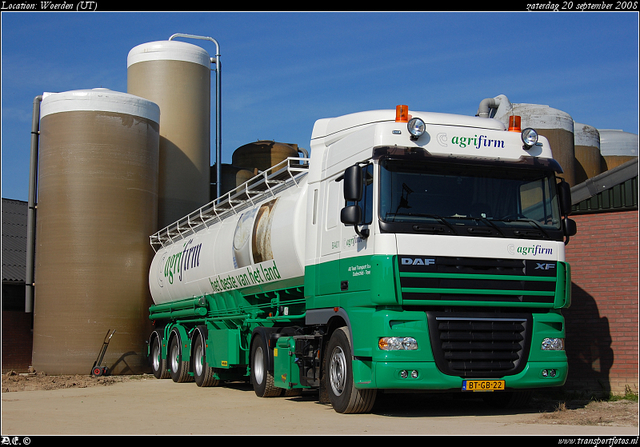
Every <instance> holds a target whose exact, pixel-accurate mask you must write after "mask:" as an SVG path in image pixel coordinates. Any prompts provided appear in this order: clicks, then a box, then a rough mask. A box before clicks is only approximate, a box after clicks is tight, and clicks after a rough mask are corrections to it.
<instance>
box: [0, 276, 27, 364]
mask: <svg viewBox="0 0 640 447" xmlns="http://www.w3.org/2000/svg"><path fill="white" fill-rule="evenodd" d="M32 327H33V314H32V313H25V311H24V283H16V284H9V283H5V284H2V372H3V373H5V372H8V371H16V372H27V371H28V370H29V366H31V348H32V346H33V332H32V330H31V328H32Z"/></svg>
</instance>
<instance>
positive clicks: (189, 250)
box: [164, 239, 202, 284]
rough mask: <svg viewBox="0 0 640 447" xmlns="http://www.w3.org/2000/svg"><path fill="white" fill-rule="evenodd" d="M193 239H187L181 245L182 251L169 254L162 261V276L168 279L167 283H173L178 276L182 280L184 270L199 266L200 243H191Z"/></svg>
mask: <svg viewBox="0 0 640 447" xmlns="http://www.w3.org/2000/svg"><path fill="white" fill-rule="evenodd" d="M192 244H193V239H189V241H188V242H185V243H184V244H183V245H182V251H179V252H178V253H176V254H174V255H171V256H169V257H168V258H167V260H166V261H165V263H164V277H165V278H167V279H168V281H169V284H173V279H174V278H178V281H182V274H183V272H184V271H186V270H189V269H191V268H194V267H198V266H200V251H201V249H202V243H200V244H198V245H192Z"/></svg>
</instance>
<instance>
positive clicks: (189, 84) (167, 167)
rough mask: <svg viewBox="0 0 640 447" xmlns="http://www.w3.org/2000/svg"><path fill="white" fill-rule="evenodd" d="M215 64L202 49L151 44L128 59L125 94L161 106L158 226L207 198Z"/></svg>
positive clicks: (178, 44)
mask: <svg viewBox="0 0 640 447" xmlns="http://www.w3.org/2000/svg"><path fill="white" fill-rule="evenodd" d="M210 70H211V59H210V56H209V54H208V53H207V52H206V51H205V50H204V49H202V48H201V47H199V46H196V45H192V44H189V43H186V42H180V41H158V42H149V43H144V44H141V45H138V46H136V47H135V48H133V49H132V50H131V51H130V52H129V55H128V57H127V91H128V93H131V94H133V95H136V96H140V97H142V98H146V99H148V100H150V101H153V102H155V103H156V104H158V106H159V107H160V173H159V189H158V195H159V203H158V226H159V228H163V227H165V226H167V225H169V224H171V223H173V222H175V221H176V220H178V219H180V218H181V217H183V216H185V215H187V214H188V213H190V212H192V211H193V210H195V209H197V208H199V207H201V206H202V205H205V204H206V203H208V202H209V201H210V198H209V185H210V178H209V169H210V103H211V71H210Z"/></svg>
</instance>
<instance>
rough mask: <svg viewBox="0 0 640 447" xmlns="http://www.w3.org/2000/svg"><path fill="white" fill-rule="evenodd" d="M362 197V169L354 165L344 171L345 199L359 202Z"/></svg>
mask: <svg viewBox="0 0 640 447" xmlns="http://www.w3.org/2000/svg"><path fill="white" fill-rule="evenodd" d="M361 199H362V169H361V168H360V166H358V165H353V166H350V167H348V168H347V169H345V171H344V200H346V201H347V202H359V201H360V200H361Z"/></svg>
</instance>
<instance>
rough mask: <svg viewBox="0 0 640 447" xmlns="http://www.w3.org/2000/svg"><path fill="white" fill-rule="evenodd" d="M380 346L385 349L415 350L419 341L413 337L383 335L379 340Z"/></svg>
mask: <svg viewBox="0 0 640 447" xmlns="http://www.w3.org/2000/svg"><path fill="white" fill-rule="evenodd" d="M378 347H379V348H380V349H382V350H383V351H415V350H416V349H418V342H417V340H416V339H415V338H413V337H382V338H380V339H379V340H378Z"/></svg>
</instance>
